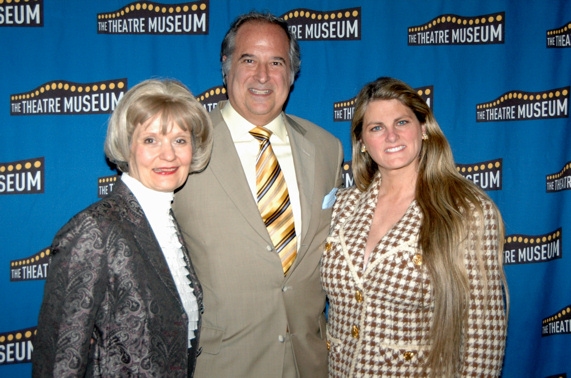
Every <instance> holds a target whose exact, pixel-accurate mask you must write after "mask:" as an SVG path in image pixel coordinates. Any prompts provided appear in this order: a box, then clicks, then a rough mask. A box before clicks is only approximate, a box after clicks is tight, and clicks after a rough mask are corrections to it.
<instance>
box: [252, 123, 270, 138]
mask: <svg viewBox="0 0 571 378" xmlns="http://www.w3.org/2000/svg"><path fill="white" fill-rule="evenodd" d="M250 134H252V136H253V137H254V138H256V139H257V140H259V141H267V140H269V139H270V135H272V132H271V131H270V130H268V129H266V128H263V127H259V126H256V127H254V128H253V129H252V130H250Z"/></svg>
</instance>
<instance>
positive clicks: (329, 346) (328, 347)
mask: <svg viewBox="0 0 571 378" xmlns="http://www.w3.org/2000/svg"><path fill="white" fill-rule="evenodd" d="M326 344H327V350H331V341H329V340H327V343H326Z"/></svg>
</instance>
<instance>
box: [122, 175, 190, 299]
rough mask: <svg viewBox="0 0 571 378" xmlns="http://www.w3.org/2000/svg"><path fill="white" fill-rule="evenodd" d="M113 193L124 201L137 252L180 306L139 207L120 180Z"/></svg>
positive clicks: (171, 281)
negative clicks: (142, 256)
mask: <svg viewBox="0 0 571 378" xmlns="http://www.w3.org/2000/svg"><path fill="white" fill-rule="evenodd" d="M113 193H116V194H118V195H119V196H120V197H122V198H123V199H124V200H125V207H126V208H127V212H128V213H127V216H126V220H127V221H128V222H129V223H130V226H131V229H132V232H133V235H134V237H135V241H136V242H137V244H138V248H137V249H138V252H139V253H141V254H142V255H144V256H145V260H147V261H148V262H149V264H150V265H151V267H152V268H153V270H154V271H155V272H156V273H157V276H158V277H159V279H160V281H161V282H162V283H163V285H164V286H165V287H166V289H167V290H168V292H170V293H171V294H172V296H173V297H174V298H176V301H177V302H178V303H179V304H180V306H182V302H181V301H180V297H179V295H178V290H177V289H176V286H175V283H174V280H173V278H172V274H171V273H170V269H169V267H168V264H167V262H166V260H165V257H164V255H163V252H162V250H161V247H160V246H159V242H158V241H157V238H156V237H155V234H154V232H153V230H152V229H151V225H150V224H149V222H148V221H147V218H146V217H145V214H144V213H143V209H142V208H141V205H140V204H139V202H138V201H137V199H136V198H135V196H134V195H133V193H132V192H131V191H130V190H129V188H128V187H127V186H126V185H125V184H123V182H122V181H121V180H119V183H118V184H117V186H116V187H115V189H114V190H113Z"/></svg>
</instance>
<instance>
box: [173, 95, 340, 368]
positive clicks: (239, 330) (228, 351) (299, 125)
mask: <svg viewBox="0 0 571 378" xmlns="http://www.w3.org/2000/svg"><path fill="white" fill-rule="evenodd" d="M225 103H226V102H225V101H223V102H221V103H219V105H218V108H217V109H215V110H213V111H212V112H211V118H212V122H213V125H214V147H213V152H212V158H211V161H210V163H209V165H208V167H207V168H206V169H205V170H204V171H203V172H201V173H198V174H192V175H191V176H190V177H189V180H188V181H187V183H186V185H185V186H184V188H183V189H182V190H181V191H180V192H179V193H177V195H176V197H175V201H174V210H175V214H176V217H177V219H178V221H179V223H180V225H181V228H182V230H183V234H184V237H185V239H186V242H187V244H188V247H189V250H190V255H191V258H192V262H193V264H194V267H195V269H196V272H197V275H198V278H199V280H200V282H201V284H202V287H203V290H204V308H205V312H204V315H203V322H202V333H201V339H200V346H201V348H202V353H201V355H200V356H199V358H198V361H197V367H196V372H195V377H198V378H201V377H217V378H221V377H249V378H256V377H264V378H265V377H291V376H298V377H308V378H316V377H325V376H327V348H326V341H325V322H324V317H323V309H324V306H325V293H324V291H323V289H322V287H321V282H320V277H319V272H320V260H321V255H322V250H323V244H324V241H325V238H326V237H327V234H328V231H329V222H330V219H331V211H332V209H331V208H328V209H322V202H323V198H324V197H325V196H326V194H328V193H329V192H330V191H331V190H332V189H333V188H334V187H338V186H340V185H341V164H342V159H343V152H342V147H341V143H340V142H339V140H337V139H336V138H335V137H333V136H332V135H331V134H329V133H328V132H327V131H325V130H323V129H321V128H319V127H317V126H316V125H314V124H312V123H310V122H308V121H305V120H302V119H300V118H297V117H292V116H286V128H287V131H288V135H289V140H290V144H291V149H292V155H293V160H294V165H295V169H296V178H297V184H298V187H299V194H300V202H301V217H302V230H301V236H298V237H301V244H300V248H299V251H298V256H297V258H296V260H295V262H294V265H293V266H292V268H291V269H290V271H289V272H288V275H287V277H285V278H284V276H283V271H282V267H281V262H280V258H279V256H278V255H277V253H276V252H275V251H273V247H272V243H271V240H270V237H269V235H268V232H267V230H266V228H265V226H264V224H263V222H262V219H261V217H260V213H259V211H258V207H257V204H256V202H255V199H254V197H253V196H252V193H251V191H250V188H249V186H248V183H247V180H246V176H245V174H244V171H243V168H242V165H241V162H240V159H239V157H238V154H237V152H236V149H235V147H234V144H233V142H232V138H231V135H230V132H229V130H228V126H227V125H226V123H225V122H224V119H223V118H222V115H221V113H220V110H219V109H220V108H221V107H223V106H224V105H225Z"/></svg>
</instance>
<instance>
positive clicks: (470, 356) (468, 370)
mask: <svg viewBox="0 0 571 378" xmlns="http://www.w3.org/2000/svg"><path fill="white" fill-rule="evenodd" d="M482 206H483V210H484V219H483V222H482V221H481V220H475V221H474V222H475V223H474V224H475V225H476V227H474V228H472V235H471V236H470V238H471V240H470V243H469V245H470V246H471V247H470V250H468V251H466V260H465V261H466V269H467V271H468V279H469V281H470V304H469V308H468V321H467V325H466V329H465V332H464V339H463V340H464V341H463V363H462V369H461V372H462V374H461V376H462V377H498V376H499V375H500V373H501V369H502V364H503V357H504V350H505V340H506V331H507V329H506V328H507V322H506V313H505V308H504V296H503V286H502V271H501V270H502V267H501V265H500V260H499V259H500V254H501V253H502V252H501V251H499V240H500V239H499V238H503V237H504V235H500V230H501V227H500V225H499V222H500V220H499V219H498V216H497V215H496V212H495V211H494V205H493V204H492V203H490V202H487V201H486V202H483V203H482ZM475 229H480V230H482V231H483V238H482V240H481V242H480V243H477V242H476V241H475V238H474V233H473V231H474V230H475ZM480 233H481V232H480ZM478 246H479V248H478ZM478 249H479V250H480V251H478ZM478 255H479V256H480V257H481V260H480V262H479V261H478ZM480 267H481V268H483V269H484V271H485V272H484V273H485V275H486V276H487V291H486V286H485V278H484V276H483V274H482V273H483V272H481V271H480Z"/></svg>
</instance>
